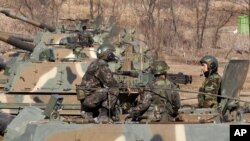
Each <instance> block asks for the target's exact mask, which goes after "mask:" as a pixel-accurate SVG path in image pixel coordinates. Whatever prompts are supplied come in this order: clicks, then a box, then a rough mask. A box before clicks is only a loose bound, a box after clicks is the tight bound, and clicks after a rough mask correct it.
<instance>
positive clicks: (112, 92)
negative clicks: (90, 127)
mask: <svg viewBox="0 0 250 141" xmlns="http://www.w3.org/2000/svg"><path fill="white" fill-rule="evenodd" d="M114 51H115V48H114V47H113V46H112V45H110V44H103V45H101V46H100V47H99V48H98V49H97V57H98V59H97V60H95V61H93V62H92V63H91V64H90V65H89V66H88V68H87V71H86V73H85V74H84V76H83V78H82V82H81V85H79V86H78V88H77V94H78V95H77V96H78V99H79V100H80V102H81V106H82V109H81V110H82V117H83V118H85V119H87V120H92V119H93V117H94V116H95V115H96V114H97V115H98V114H99V115H98V119H99V121H100V122H109V121H110V118H109V116H108V115H109V112H110V110H111V109H112V108H113V107H114V104H115V102H116V100H117V96H118V94H119V89H118V87H117V86H118V84H117V82H116V80H115V79H114V77H113V74H112V72H111V70H110V69H109V66H108V62H111V61H117V57H116V56H115V55H114V53H113V52H114Z"/></svg>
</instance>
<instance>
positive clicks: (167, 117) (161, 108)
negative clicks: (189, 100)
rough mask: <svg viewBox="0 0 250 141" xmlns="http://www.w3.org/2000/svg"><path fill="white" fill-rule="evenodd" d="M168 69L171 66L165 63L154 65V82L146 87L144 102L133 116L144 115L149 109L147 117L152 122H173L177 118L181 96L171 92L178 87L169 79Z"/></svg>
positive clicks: (152, 70)
mask: <svg viewBox="0 0 250 141" xmlns="http://www.w3.org/2000/svg"><path fill="white" fill-rule="evenodd" d="M168 69H169V66H168V65H167V64H166V62H164V61H156V62H154V63H153V65H152V68H151V73H152V74H153V75H154V80H153V81H152V82H151V83H150V84H148V86H147V87H146V91H145V92H144V95H143V99H142V101H140V102H139V103H140V104H139V105H137V106H136V107H135V108H134V110H133V111H132V112H131V115H133V114H134V115H136V114H137V116H138V115H142V114H143V112H145V111H146V110H147V109H148V110H147V112H146V115H148V118H149V119H150V120H152V121H172V120H173V119H174V117H176V116H177V114H178V109H179V108H180V96H179V94H178V93H177V92H175V91H172V90H171V89H175V88H176V86H175V84H173V83H172V82H171V81H169V80H168V78H167V70H168ZM147 89H148V90H147ZM133 112H134V113H133Z"/></svg>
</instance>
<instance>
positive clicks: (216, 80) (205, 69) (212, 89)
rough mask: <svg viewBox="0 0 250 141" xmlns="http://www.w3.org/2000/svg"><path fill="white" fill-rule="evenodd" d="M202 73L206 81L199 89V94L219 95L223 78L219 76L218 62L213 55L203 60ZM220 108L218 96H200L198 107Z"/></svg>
mask: <svg viewBox="0 0 250 141" xmlns="http://www.w3.org/2000/svg"><path fill="white" fill-rule="evenodd" d="M200 64H201V71H202V73H203V76H204V77H205V80H204V82H203V84H202V86H201V87H200V89H199V92H203V93H210V94H215V95H218V94H219V89H220V84H221V76H220V75H219V74H218V72H217V71H218V60H217V59H216V58H215V57H214V56H211V55H206V56H204V57H202V58H201V60H200ZM217 106H218V101H217V96H211V95H202V94H199V95H198V107H200V108H216V107H217Z"/></svg>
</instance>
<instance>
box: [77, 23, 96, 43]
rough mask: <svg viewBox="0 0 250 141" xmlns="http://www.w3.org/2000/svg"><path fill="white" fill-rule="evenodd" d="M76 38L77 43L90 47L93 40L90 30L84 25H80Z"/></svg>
mask: <svg viewBox="0 0 250 141" xmlns="http://www.w3.org/2000/svg"><path fill="white" fill-rule="evenodd" d="M78 38H79V44H80V45H82V46H87V47H91V46H92V45H93V43H94V40H93V38H92V36H91V34H90V32H88V31H87V27H86V26H83V27H82V31H80V32H79V33H78Z"/></svg>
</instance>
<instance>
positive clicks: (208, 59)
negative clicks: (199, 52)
mask: <svg viewBox="0 0 250 141" xmlns="http://www.w3.org/2000/svg"><path fill="white" fill-rule="evenodd" d="M200 63H201V64H202V63H206V64H207V67H208V70H213V71H217V69H218V60H217V59H216V58H215V57H214V56H211V55H206V56H204V57H202V58H201V60H200Z"/></svg>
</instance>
